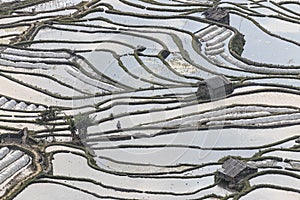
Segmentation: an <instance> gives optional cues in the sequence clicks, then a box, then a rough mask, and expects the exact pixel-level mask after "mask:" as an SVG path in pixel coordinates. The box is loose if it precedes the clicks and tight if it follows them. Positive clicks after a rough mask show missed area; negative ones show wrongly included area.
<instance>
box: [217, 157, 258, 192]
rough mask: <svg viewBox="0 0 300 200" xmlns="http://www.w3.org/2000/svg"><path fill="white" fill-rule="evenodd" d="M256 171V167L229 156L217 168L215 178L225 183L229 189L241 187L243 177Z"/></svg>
mask: <svg viewBox="0 0 300 200" xmlns="http://www.w3.org/2000/svg"><path fill="white" fill-rule="evenodd" d="M256 172H257V167H255V166H253V165H250V164H248V163H245V162H242V161H240V160H237V159H234V158H229V159H227V160H226V161H225V162H224V163H223V165H222V168H221V169H218V171H217V172H216V175H215V180H216V181H217V182H219V183H221V184H223V185H224V184H225V186H226V187H228V188H230V189H236V190H240V189H242V186H243V183H242V181H243V180H244V178H245V177H247V176H248V175H251V174H254V173H256Z"/></svg>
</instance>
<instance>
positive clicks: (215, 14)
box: [203, 7, 230, 25]
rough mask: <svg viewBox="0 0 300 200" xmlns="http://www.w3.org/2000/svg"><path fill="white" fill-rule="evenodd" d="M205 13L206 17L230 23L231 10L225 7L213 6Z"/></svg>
mask: <svg viewBox="0 0 300 200" xmlns="http://www.w3.org/2000/svg"><path fill="white" fill-rule="evenodd" d="M203 15H204V16H205V18H206V19H208V20H212V21H216V22H220V23H222V24H227V25H229V22H230V20H229V11H228V10H226V9H225V8H219V7H212V8H209V9H207V10H206V11H205V12H204V13H203Z"/></svg>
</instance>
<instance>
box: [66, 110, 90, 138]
mask: <svg viewBox="0 0 300 200" xmlns="http://www.w3.org/2000/svg"><path fill="white" fill-rule="evenodd" d="M95 118H96V116H94V117H90V116H89V115H88V114H82V113H79V114H78V115H75V116H74V117H67V121H68V123H69V129H70V131H71V134H72V138H73V139H74V138H76V137H77V136H76V131H78V135H79V137H80V138H81V139H83V140H85V139H86V136H87V128H88V127H89V126H91V125H93V124H94V121H95Z"/></svg>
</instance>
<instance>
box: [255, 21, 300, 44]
mask: <svg viewBox="0 0 300 200" xmlns="http://www.w3.org/2000/svg"><path fill="white" fill-rule="evenodd" d="M254 19H255V20H256V21H257V22H258V23H259V24H260V25H261V26H263V27H264V28H266V29H267V30H269V31H271V32H272V33H275V34H276V35H279V36H281V37H285V38H287V39H291V40H294V41H300V25H299V24H295V23H291V22H288V21H283V20H280V19H274V18H267V17H254Z"/></svg>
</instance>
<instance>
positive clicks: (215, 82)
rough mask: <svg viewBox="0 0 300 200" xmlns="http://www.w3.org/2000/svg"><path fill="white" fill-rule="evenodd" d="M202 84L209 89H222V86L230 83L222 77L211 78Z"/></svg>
mask: <svg viewBox="0 0 300 200" xmlns="http://www.w3.org/2000/svg"><path fill="white" fill-rule="evenodd" d="M204 82H205V84H206V85H207V86H208V87H209V88H219V87H224V85H229V84H231V82H230V81H229V80H228V79H227V78H226V77H225V76H223V75H220V76H213V77H211V78H209V79H206V80H204Z"/></svg>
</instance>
